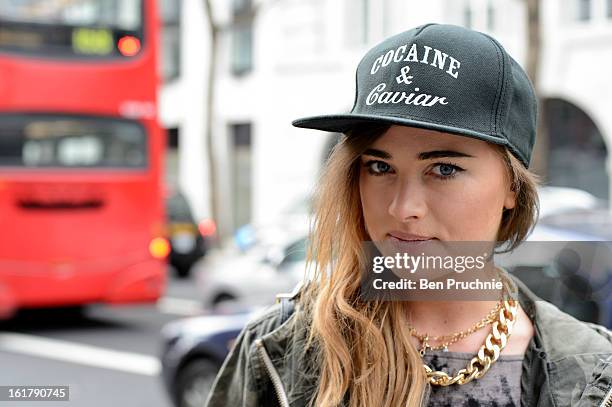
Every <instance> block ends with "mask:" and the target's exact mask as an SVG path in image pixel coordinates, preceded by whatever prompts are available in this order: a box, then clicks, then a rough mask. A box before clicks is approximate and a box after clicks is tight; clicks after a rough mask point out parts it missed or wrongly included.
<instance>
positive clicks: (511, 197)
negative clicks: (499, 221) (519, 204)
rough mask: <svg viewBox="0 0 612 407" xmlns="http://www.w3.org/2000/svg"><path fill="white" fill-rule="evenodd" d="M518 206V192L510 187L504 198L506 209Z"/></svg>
mask: <svg viewBox="0 0 612 407" xmlns="http://www.w3.org/2000/svg"><path fill="white" fill-rule="evenodd" d="M515 206H516V192H515V191H513V190H512V189H510V188H508V192H506V197H505V198H504V209H512V208H514V207H515Z"/></svg>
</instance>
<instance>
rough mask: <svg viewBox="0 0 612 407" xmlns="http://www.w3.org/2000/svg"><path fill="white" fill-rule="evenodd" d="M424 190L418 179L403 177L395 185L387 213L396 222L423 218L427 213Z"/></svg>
mask: <svg viewBox="0 0 612 407" xmlns="http://www.w3.org/2000/svg"><path fill="white" fill-rule="evenodd" d="M425 198H426V191H425V188H424V186H423V185H422V183H421V181H420V180H418V179H410V180H408V179H403V180H400V181H399V182H398V184H397V186H396V189H395V194H394V196H393V200H392V201H391V204H390V205H389V214H390V215H391V216H393V217H394V218H395V219H396V220H397V221H398V222H406V221H408V220H410V219H419V218H423V217H424V216H425V214H426V213H427V201H426V199H425Z"/></svg>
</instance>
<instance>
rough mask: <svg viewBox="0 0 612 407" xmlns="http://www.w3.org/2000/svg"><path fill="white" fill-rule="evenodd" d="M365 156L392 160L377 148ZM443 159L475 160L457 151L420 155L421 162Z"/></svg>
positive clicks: (366, 152)
mask: <svg viewBox="0 0 612 407" xmlns="http://www.w3.org/2000/svg"><path fill="white" fill-rule="evenodd" d="M363 155H371V156H373V157H378V158H384V159H387V160H389V159H392V158H393V157H392V156H391V154H389V153H387V152H386V151H383V150H378V149H376V148H368V149H367V150H366V151H364V152H363ZM442 157H468V158H474V156H473V155H470V154H466V153H462V152H460V151H455V150H434V151H424V152H422V153H419V156H418V159H419V160H432V159H434V158H442Z"/></svg>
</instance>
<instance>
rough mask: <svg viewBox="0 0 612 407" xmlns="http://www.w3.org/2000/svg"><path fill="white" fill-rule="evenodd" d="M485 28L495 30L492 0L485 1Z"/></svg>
mask: <svg viewBox="0 0 612 407" xmlns="http://www.w3.org/2000/svg"><path fill="white" fill-rule="evenodd" d="M487 30H488V31H493V30H495V6H494V5H493V1H492V0H489V1H488V2H487Z"/></svg>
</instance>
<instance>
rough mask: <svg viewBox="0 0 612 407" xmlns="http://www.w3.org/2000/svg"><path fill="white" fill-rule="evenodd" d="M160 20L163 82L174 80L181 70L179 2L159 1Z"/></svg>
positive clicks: (170, 0)
mask: <svg viewBox="0 0 612 407" xmlns="http://www.w3.org/2000/svg"><path fill="white" fill-rule="evenodd" d="M159 4H160V13H161V20H162V25H163V27H162V33H161V56H160V58H159V63H160V65H161V66H160V72H161V76H162V78H163V80H164V81H166V82H167V81H170V80H172V79H176V78H177V77H178V76H179V75H180V69H181V29H180V15H181V1H180V0H161V1H160V3H159Z"/></svg>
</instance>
